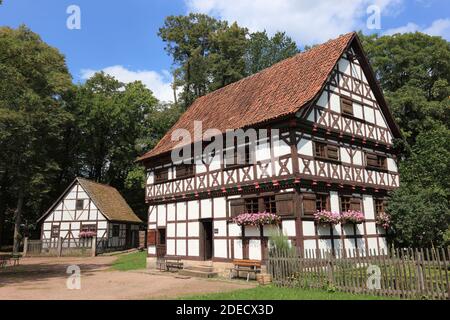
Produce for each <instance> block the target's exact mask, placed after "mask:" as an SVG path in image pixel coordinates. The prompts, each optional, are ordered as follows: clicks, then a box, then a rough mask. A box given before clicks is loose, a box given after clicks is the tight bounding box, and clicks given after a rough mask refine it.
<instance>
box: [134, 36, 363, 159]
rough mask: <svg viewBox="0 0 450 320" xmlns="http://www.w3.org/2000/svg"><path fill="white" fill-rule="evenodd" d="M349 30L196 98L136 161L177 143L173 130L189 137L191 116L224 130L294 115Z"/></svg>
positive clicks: (318, 87)
mask: <svg viewBox="0 0 450 320" xmlns="http://www.w3.org/2000/svg"><path fill="white" fill-rule="evenodd" d="M355 35H356V33H354V32H352V33H348V34H346V35H343V36H341V37H339V38H337V39H335V40H331V41H328V42H327V43H324V44H322V45H319V46H316V47H314V48H312V49H310V50H308V51H306V52H303V53H300V54H298V55H296V56H294V57H292V58H289V59H286V60H283V61H281V62H279V63H277V64H275V65H273V66H272V67H270V68H268V69H265V70H263V71H261V72H259V73H257V74H254V75H252V76H250V77H248V78H245V79H242V80H240V81H238V82H235V83H232V84H230V85H228V86H226V87H223V88H221V89H219V90H217V91H214V92H212V93H210V94H207V95H205V96H203V97H200V98H198V99H197V100H196V101H195V102H194V103H193V104H192V105H191V106H190V107H189V109H188V110H187V111H186V112H185V113H184V114H183V115H182V116H181V118H180V119H179V120H178V122H177V123H176V124H175V125H174V126H173V127H172V128H171V129H170V130H169V131H168V132H167V134H166V135H165V136H164V137H163V138H162V139H161V141H160V142H159V143H158V144H157V145H156V147H155V148H154V149H153V150H151V151H150V152H147V153H146V154H144V155H143V156H142V157H140V158H139V159H138V160H140V161H142V160H145V159H148V158H153V157H155V156H158V155H161V154H163V153H166V152H168V151H171V150H172V149H173V148H174V147H175V146H176V145H177V144H178V142H175V141H172V139H171V137H172V132H173V131H174V130H176V129H187V130H188V131H189V132H190V133H191V136H193V135H192V134H193V126H194V125H193V123H194V121H202V122H203V130H207V129H211V128H214V129H218V130H220V131H221V132H225V131H226V130H227V129H239V128H245V127H248V126H251V125H255V124H258V123H262V122H266V121H268V120H273V119H277V118H280V117H282V116H287V115H290V114H295V113H296V112H298V111H299V109H300V108H301V107H303V106H305V105H306V104H307V103H308V102H310V101H311V100H312V99H314V97H315V96H316V95H317V94H318V93H319V91H320V90H321V89H322V87H323V85H324V84H325V82H326V80H327V78H328V76H329V75H330V73H331V72H332V70H333V67H334V66H335V65H336V63H337V61H338V59H339V58H340V57H341V55H342V54H343V53H344V51H345V50H346V49H347V47H348V46H349V44H350V42H351V40H353V38H354V37H355Z"/></svg>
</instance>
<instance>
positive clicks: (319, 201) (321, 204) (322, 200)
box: [316, 194, 328, 211]
mask: <svg viewBox="0 0 450 320" xmlns="http://www.w3.org/2000/svg"><path fill="white" fill-rule="evenodd" d="M316 210H317V211H325V210H328V196H327V195H326V194H318V195H316Z"/></svg>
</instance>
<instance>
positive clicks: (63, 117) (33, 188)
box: [0, 26, 72, 252]
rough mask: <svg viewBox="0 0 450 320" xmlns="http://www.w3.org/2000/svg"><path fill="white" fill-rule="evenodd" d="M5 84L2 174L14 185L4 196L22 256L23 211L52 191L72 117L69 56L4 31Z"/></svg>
mask: <svg viewBox="0 0 450 320" xmlns="http://www.w3.org/2000/svg"><path fill="white" fill-rule="evenodd" d="M0 80H1V81H0V149H1V150H2V152H1V154H0V173H1V174H2V175H3V179H4V180H3V181H12V182H13V183H14V184H13V185H9V187H8V188H2V190H1V191H2V193H3V192H8V193H9V195H8V197H7V196H5V195H3V194H2V195H1V198H3V199H5V198H9V199H10V201H11V202H10V203H8V204H6V205H4V207H5V206H6V207H8V206H11V207H12V208H13V209H14V210H13V211H14V252H17V251H18V250H19V245H20V239H21V230H20V227H21V224H22V218H23V214H24V212H25V211H28V212H30V211H33V209H36V208H37V207H39V201H38V200H36V199H35V198H34V195H36V194H40V197H39V199H42V197H44V196H45V194H46V193H48V192H49V190H50V188H51V187H50V186H51V183H50V182H52V181H53V180H54V179H55V176H56V175H57V171H58V169H59V166H58V163H57V162H56V161H55V158H54V155H55V154H56V153H58V152H59V150H58V146H60V145H61V142H62V137H63V135H62V132H63V131H64V128H65V126H66V124H67V123H68V122H69V121H70V118H71V116H70V114H69V113H67V112H66V111H65V110H64V98H65V96H66V95H67V93H68V92H69V91H70V90H71V88H72V84H71V77H70V74H69V72H68V70H67V67H66V64H65V60H64V57H63V56H62V55H61V54H60V53H59V52H58V51H57V50H56V49H54V48H52V47H50V46H48V45H47V44H45V43H44V42H43V41H42V40H41V39H40V37H39V36H38V35H36V34H35V33H33V32H31V31H30V30H29V29H28V28H26V27H24V26H21V27H19V28H18V29H15V30H14V29H11V28H7V27H4V28H0ZM0 209H2V210H3V212H2V217H4V215H5V211H4V210H5V209H4V208H0ZM2 219H3V218H2ZM0 223H1V224H3V221H0ZM2 227H3V226H0V228H2Z"/></svg>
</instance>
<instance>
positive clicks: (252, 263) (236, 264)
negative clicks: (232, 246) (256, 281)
mask: <svg viewBox="0 0 450 320" xmlns="http://www.w3.org/2000/svg"><path fill="white" fill-rule="evenodd" d="M234 272H236V276H237V277H238V278H239V272H247V281H249V279H250V274H251V273H254V274H255V277H256V275H257V274H258V273H260V272H261V261H258V260H233V268H231V269H230V278H231V279H232V278H233V273H234Z"/></svg>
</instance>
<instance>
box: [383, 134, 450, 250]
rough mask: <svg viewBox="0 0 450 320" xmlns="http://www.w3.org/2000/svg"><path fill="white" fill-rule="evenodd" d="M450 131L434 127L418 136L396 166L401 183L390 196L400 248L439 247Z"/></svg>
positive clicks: (448, 209)
mask: <svg viewBox="0 0 450 320" xmlns="http://www.w3.org/2000/svg"><path fill="white" fill-rule="evenodd" d="M449 141H450V130H449V129H448V128H446V127H445V126H443V125H438V126H436V127H435V128H433V129H432V130H429V131H425V132H422V133H420V134H419V136H418V137H417V142H416V144H415V145H414V147H413V148H412V152H411V156H410V157H409V158H408V159H407V160H406V161H404V162H403V163H402V164H401V166H400V171H401V177H402V184H401V186H400V188H399V189H398V190H396V191H395V192H394V193H393V194H392V198H391V200H390V202H389V206H388V210H389V212H390V213H391V214H392V218H393V223H394V227H395V229H394V231H395V238H394V239H395V241H396V242H397V243H399V244H400V245H403V246H430V245H443V244H445V243H444V240H445V233H446V232H447V230H448V229H449V222H450V203H449V199H450V182H449V181H448V179H445V178H444V179H443V177H448V176H449V175H450V144H449V143H448V142H449Z"/></svg>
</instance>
